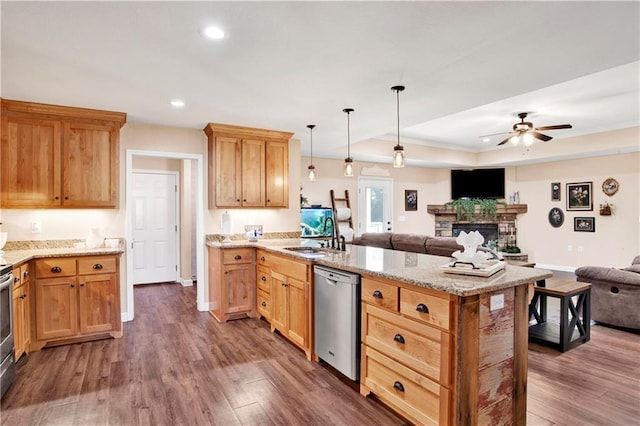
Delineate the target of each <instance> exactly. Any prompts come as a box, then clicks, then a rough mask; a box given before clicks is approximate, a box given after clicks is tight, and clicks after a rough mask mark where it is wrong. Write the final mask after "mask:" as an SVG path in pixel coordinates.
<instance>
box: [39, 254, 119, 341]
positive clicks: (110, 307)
mask: <svg viewBox="0 0 640 426" xmlns="http://www.w3.org/2000/svg"><path fill="white" fill-rule="evenodd" d="M35 277H36V279H35V315H34V317H35V338H34V340H32V342H31V349H34V350H39V349H41V348H42V347H43V346H45V345H48V344H56V343H59V342H60V341H67V340H69V341H73V340H80V339H82V340H86V339H87V338H91V337H93V336H95V337H101V336H103V335H104V334H109V335H111V336H112V337H121V336H122V322H121V313H120V285H119V258H118V256H117V255H104V256H83V257H77V258H74V257H64V258H44V259H38V260H36V261H35Z"/></svg>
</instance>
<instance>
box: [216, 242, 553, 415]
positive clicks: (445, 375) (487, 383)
mask: <svg viewBox="0 0 640 426" xmlns="http://www.w3.org/2000/svg"><path fill="white" fill-rule="evenodd" d="M300 243H301V241H299V240H298V241H295V240H288V241H279V242H276V241H271V242H270V241H268V240H263V241H261V242H259V243H250V244H246V243H245V244H246V245H242V244H231V245H230V246H231V247H241V246H244V247H246V246H247V245H250V246H254V247H258V248H259V250H262V253H273V254H277V255H278V256H285V257H288V258H289V259H291V260H294V261H296V260H297V261H298V262H302V263H305V264H306V265H307V268H308V269H307V270H310V269H311V268H312V266H313V265H314V264H317V265H324V266H328V267H331V268H335V269H339V270H344V271H349V272H353V273H357V274H360V275H361V277H362V285H361V288H362V299H361V301H362V304H361V306H362V315H361V318H362V326H361V354H362V355H361V378H360V392H361V394H363V395H365V396H367V395H374V396H375V397H376V398H377V399H379V400H381V401H382V402H384V403H385V404H387V405H388V406H390V407H391V408H392V409H394V410H395V411H397V412H398V413H400V414H401V415H403V416H404V417H406V418H407V419H409V420H410V421H412V422H413V423H416V424H458V425H461V424H464V425H474V424H515V425H524V424H525V421H526V398H527V397H526V386H527V347H528V339H527V336H528V305H529V286H532V285H533V283H534V282H536V281H537V280H540V279H544V278H548V277H550V276H551V273H550V272H549V271H545V270H540V269H534V268H523V267H518V266H512V265H506V266H505V269H504V270H503V271H500V272H498V273H496V274H495V275H493V276H491V277H488V278H480V277H472V276H464V275H457V274H455V275H454V274H449V273H445V272H444V271H442V270H440V266H441V265H443V264H445V263H448V262H450V261H451V259H450V258H448V257H442V256H430V255H424V254H416V253H407V252H401V251H393V250H385V249H381V248H375V247H365V246H351V247H348V249H347V251H346V252H339V251H335V250H325V254H324V255H323V256H321V257H314V258H313V259H309V258H304V256H301V255H300V254H299V253H296V252H293V251H289V250H286V249H285V247H290V246H295V245H300ZM210 245H211V244H210ZM214 246H215V247H216V248H217V249H222V250H224V248H225V246H221V245H218V244H215V245H214ZM227 247H229V246H227ZM258 265H259V263H258ZM311 284H312V285H313V283H311ZM310 293H311V296H310V297H311V298H312V295H313V291H311V292H310ZM318 314H319V313H317V312H316V313H312V316H311V317H312V318H313V315H318ZM311 338H313V337H311Z"/></svg>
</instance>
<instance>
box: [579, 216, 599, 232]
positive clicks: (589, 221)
mask: <svg viewBox="0 0 640 426" xmlns="http://www.w3.org/2000/svg"><path fill="white" fill-rule="evenodd" d="M573 230H574V231H576V232H596V218H595V217H574V218H573Z"/></svg>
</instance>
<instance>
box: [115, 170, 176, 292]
mask: <svg viewBox="0 0 640 426" xmlns="http://www.w3.org/2000/svg"><path fill="white" fill-rule="evenodd" d="M134 173H138V174H142V173H144V174H149V175H167V176H173V177H174V179H175V184H176V188H177V189H176V192H175V194H176V196H175V200H174V201H175V203H174V206H173V208H174V210H175V213H174V214H175V218H176V225H178V226H179V225H180V192H179V191H180V172H176V171H173V170H149V169H133V170H132V171H131V178H132V180H131V182H133V174H134ZM127 205H128V206H131V205H132V204H129V203H127ZM127 212H128V214H133V208H131V209H127ZM129 219H130V220H131V221H132V222H133V220H132V219H131V218H129ZM181 233H182V231H181V230H180V232H177V231H176V258H175V259H174V260H175V262H176V265H177V269H176V271H175V272H176V273H175V277H174V278H175V281H176V282H179V281H180V271H181V269H180V267H181V265H180V258H181V256H180V240H181V238H180V234H181ZM127 241H131V242H133V228H132V229H131V239H128V240H127ZM130 246H131V244H129V247H130ZM128 264H129V262H127V265H128ZM131 266H132V273H133V265H131ZM131 279H132V280H133V276H132V278H131ZM134 285H135V284H134ZM127 300H128V299H127Z"/></svg>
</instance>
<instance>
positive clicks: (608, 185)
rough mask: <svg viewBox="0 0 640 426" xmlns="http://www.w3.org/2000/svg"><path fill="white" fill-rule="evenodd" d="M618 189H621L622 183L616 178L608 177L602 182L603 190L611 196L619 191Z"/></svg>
mask: <svg viewBox="0 0 640 426" xmlns="http://www.w3.org/2000/svg"><path fill="white" fill-rule="evenodd" d="M618 189H620V184H619V183H618V181H617V180H615V179H614V178H608V179H605V181H604V182H602V192H604V193H605V194H607V195H608V196H609V197H611V196H612V195H613V194H615V193H616V192H618Z"/></svg>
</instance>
